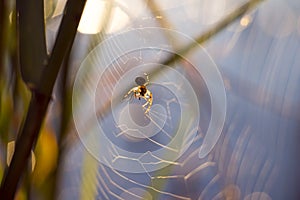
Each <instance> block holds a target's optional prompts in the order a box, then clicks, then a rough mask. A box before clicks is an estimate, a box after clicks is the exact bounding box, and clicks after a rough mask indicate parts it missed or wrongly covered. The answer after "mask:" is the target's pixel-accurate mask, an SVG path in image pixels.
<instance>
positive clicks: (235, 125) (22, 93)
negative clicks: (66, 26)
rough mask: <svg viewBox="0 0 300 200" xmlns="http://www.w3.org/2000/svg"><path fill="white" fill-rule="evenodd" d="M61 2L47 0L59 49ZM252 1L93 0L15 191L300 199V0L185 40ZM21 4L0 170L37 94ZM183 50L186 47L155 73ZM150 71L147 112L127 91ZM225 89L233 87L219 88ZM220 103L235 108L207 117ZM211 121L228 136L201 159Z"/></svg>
mask: <svg viewBox="0 0 300 200" xmlns="http://www.w3.org/2000/svg"><path fill="white" fill-rule="evenodd" d="M65 2H66V1H65V0H45V1H44V3H45V23H46V27H45V28H46V30H45V31H46V42H47V49H48V51H49V52H51V49H52V47H53V44H54V42H55V38H56V33H57V30H58V27H59V23H60V20H61V18H62V13H63V9H64V5H65ZM245 2H246V1H244V0H209V1H208V0H186V1H180V0H160V1H157V0H148V1H147V0H145V1H143V0H127V1H125V0H116V1H106V0H88V1H87V4H86V7H85V10H84V13H83V16H82V18H81V22H80V25H79V27H78V33H77V36H76V39H75V41H74V44H73V48H72V52H71V53H70V55H69V57H68V59H65V61H64V66H63V68H62V69H61V71H60V74H59V77H58V80H57V82H56V86H55V90H54V93H53V98H52V101H51V103H50V106H49V109H48V113H47V117H46V120H45V123H44V125H43V128H42V131H41V134H40V137H39V139H38V142H37V146H36V148H35V150H34V151H33V152H32V155H31V159H30V161H31V162H30V165H31V166H30V167H29V168H28V170H27V173H26V175H25V176H24V178H23V179H22V181H21V182H22V184H21V186H20V188H19V190H18V192H17V196H16V199H60V200H62V199H64V200H67V199H72V200H75V199H131V200H132V199H244V200H250V199H251V200H271V199H274V200H277V199H295V200H297V199H300V192H299V191H298V188H299V187H300V172H299V170H298V167H297V166H298V165H299V164H300V160H299V155H298V150H299V145H298V142H300V114H299V110H300V92H299V89H300V58H299V55H300V2H299V1H298V0H266V1H263V2H262V3H261V4H258V6H257V7H256V8H255V9H253V10H252V11H251V12H249V13H247V14H245V15H243V16H242V17H241V18H238V19H236V20H235V21H234V22H233V23H232V24H230V25H229V26H227V27H226V28H225V29H224V30H223V31H221V32H220V33H218V34H216V35H214V36H213V37H212V38H211V39H210V40H208V41H207V42H205V43H204V44H202V45H201V46H200V45H196V47H195V48H194V49H193V50H192V52H189V53H188V54H184V53H182V52H181V51H180V49H182V48H183V47H185V46H187V45H189V44H190V43H189V42H191V41H192V43H193V44H195V43H196V42H195V41H194V40H193V39H192V38H197V37H199V36H200V35H201V34H202V33H204V32H205V31H206V30H209V29H211V28H213V27H214V26H215V25H216V24H217V22H219V21H220V20H222V19H223V18H224V17H225V16H226V15H228V14H229V13H231V12H232V11H233V10H235V9H236V8H237V7H239V6H240V5H242V4H243V3H245ZM14 6H15V5H14V4H13V3H12V2H10V3H9V4H7V7H6V12H5V14H3V16H2V17H3V19H4V20H2V21H3V22H4V23H3V24H4V27H6V29H3V31H2V30H1V31H2V35H3V38H5V39H4V40H3V41H2V43H1V48H0V49H1V50H0V54H1V67H0V71H1V74H0V77H1V78H0V136H1V143H0V152H1V157H0V158H1V165H0V172H1V176H0V177H2V174H3V171H4V168H5V166H6V165H8V164H9V162H10V158H11V155H12V153H13V149H14V147H13V146H14V141H15V138H16V135H17V133H18V129H19V127H20V126H21V124H22V120H23V117H24V115H25V113H26V111H27V107H28V103H29V100H30V93H29V91H28V89H27V87H26V85H25V83H24V82H23V81H22V79H21V75H20V72H19V69H18V59H17V52H16V41H15V37H14V35H15V31H16V30H15V28H14V23H15V19H14V14H13V12H12V11H13V10H14V9H13V8H14ZM161 28H163V29H161ZM136 30H138V31H136ZM152 30H156V31H152ZM157 30H158V31H157ZM165 30H170V31H165ZM128 33H130V34H129V35H128ZM131 33H133V34H131ZM168 34H169V35H168ZM136 44H138V45H136ZM142 44H143V45H142ZM148 44H149V48H146V47H147V45H148ZM139 45H140V46H139ZM138 47H140V48H138ZM178 52H180V53H178ZM174 53H178V54H180V56H181V57H178V58H177V59H176V60H175V61H174V62H172V63H170V64H168V65H167V66H169V67H166V68H167V70H160V71H158V72H157V73H155V74H154V73H152V69H153V68H154V66H157V65H160V64H163V63H164V61H165V60H167V59H168V58H170V57H171V56H172V55H173V54H174ZM202 69H204V70H207V71H208V72H207V73H210V72H211V73H213V72H214V73H215V74H216V77H217V79H218V78H219V79H218V80H221V83H222V84H221V85H218V84H219V82H217V81H215V79H212V78H215V77H211V76H206V74H205V73H204V72H203V71H201V70H202ZM144 73H149V82H150V84H149V86H148V89H149V90H151V92H152V93H153V106H152V108H151V111H150V114H149V115H148V116H147V115H144V110H143V109H142V107H141V105H142V104H143V103H144V102H143V101H142V100H141V101H139V100H137V99H134V98H131V99H130V98H129V99H125V100H124V99H123V96H124V95H125V94H126V93H127V92H128V91H129V89H131V88H132V87H134V86H136V83H135V78H136V77H143V78H144V79H145V80H146V77H145V75H144ZM212 76H213V75H212ZM219 87H223V89H224V92H225V94H226V96H225V97H223V96H222V95H221V94H222V91H223V90H222V91H221V90H220V91H221V94H220V93H219V92H218V93H217V94H216V95H215V96H214V95H212V94H213V93H214V92H213V90H214V89H218V88H219ZM219 89H220V88H219ZM218 95H220V96H218ZM214 98H217V99H218V100H215V99H214ZM223 98H225V100H224V99H223ZM221 100H222V101H221ZM223 100H224V101H223ZM124 107H126V108H128V109H127V110H126V109H123V108H124ZM213 107H214V108H213ZM213 109H215V111H216V112H217V113H219V115H222V113H223V112H226V117H225V118H224V119H225V120H224V125H223V123H220V122H216V123H212V122H211V121H212V120H214V118H213V117H212V116H213V114H212V113H213ZM91 118H95V119H96V120H92V119H91ZM220 120H222V119H220ZM211 123H212V125H211V126H214V125H215V126H217V125H216V124H221V125H223V126H220V127H219V126H217V127H216V128H215V129H213V131H212V133H211V134H213V135H218V133H219V132H220V133H221V135H220V137H217V138H216V140H215V141H216V144H215V145H213V149H212V150H211V151H209V152H208V154H207V155H206V156H205V157H203V158H199V151H200V147H201V146H202V145H205V144H206V142H208V141H207V140H205V138H207V137H208V136H209V135H208V130H209V127H210V124H211ZM128 124H130V125H128ZM125 125H126V126H125ZM182 126H183V128H182ZM99 127H100V128H99ZM185 132H187V133H185ZM178 135H179V136H180V137H179V138H180V139H179V140H180V141H182V143H183V144H180V143H179V144H177V143H176V144H175V146H176V145H178V146H176V148H177V147H178V149H176V148H175V152H176V150H179V153H176V155H175V156H173V154H172V153H171V152H172V149H171V150H170V148H169V146H168V144H170V143H172V141H174V140H173V139H174V138H177V139H178V137H177V136H178ZM210 139H212V138H210ZM176 141H177V140H176ZM128 152H129V153H128ZM156 152H159V153H157V154H156ZM149 155H150V156H149ZM297 155H298V156H297ZM147 156H148V157H147ZM146 157H147V158H146Z"/></svg>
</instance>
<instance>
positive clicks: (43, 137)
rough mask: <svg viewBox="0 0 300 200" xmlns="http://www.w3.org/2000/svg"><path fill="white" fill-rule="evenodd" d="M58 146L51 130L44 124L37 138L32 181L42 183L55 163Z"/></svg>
mask: <svg viewBox="0 0 300 200" xmlns="http://www.w3.org/2000/svg"><path fill="white" fill-rule="evenodd" d="M57 154H58V146H57V141H56V137H55V134H54V132H53V130H52V129H51V128H50V127H48V126H44V127H43V128H42V131H41V134H40V137H39V139H38V142H37V145H36V149H35V155H36V160H37V161H36V168H35V170H34V172H33V182H34V183H35V184H37V185H40V184H42V183H43V182H44V181H45V179H46V178H47V177H48V176H49V174H50V173H51V172H52V171H53V170H54V169H55V167H56V164H57Z"/></svg>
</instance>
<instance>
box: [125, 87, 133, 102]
mask: <svg viewBox="0 0 300 200" xmlns="http://www.w3.org/2000/svg"><path fill="white" fill-rule="evenodd" d="M134 90H135V88H132V89H131V90H129V92H127V94H125V95H124V97H123V100H124V99H126V98H127V97H128V96H129V95H130V94H131V93H132V92H133V91H134Z"/></svg>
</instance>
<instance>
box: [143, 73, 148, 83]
mask: <svg viewBox="0 0 300 200" xmlns="http://www.w3.org/2000/svg"><path fill="white" fill-rule="evenodd" d="M144 75H145V76H146V78H147V82H146V83H145V84H144V85H145V86H147V85H148V84H149V76H148V74H147V73H144Z"/></svg>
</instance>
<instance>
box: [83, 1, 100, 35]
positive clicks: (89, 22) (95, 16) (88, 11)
mask: <svg viewBox="0 0 300 200" xmlns="http://www.w3.org/2000/svg"><path fill="white" fill-rule="evenodd" d="M105 7H106V2H105V1H103V0H88V1H87V2H86V5H85V7H84V10H83V14H82V17H81V20H80V23H79V26H78V31H79V32H81V33H86V34H96V33H99V32H100V31H101V29H102V27H103V24H104V20H105V19H103V16H104V15H103V13H105Z"/></svg>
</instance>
